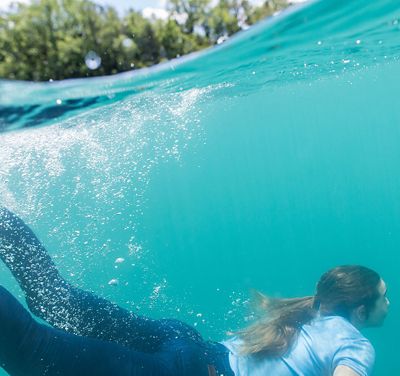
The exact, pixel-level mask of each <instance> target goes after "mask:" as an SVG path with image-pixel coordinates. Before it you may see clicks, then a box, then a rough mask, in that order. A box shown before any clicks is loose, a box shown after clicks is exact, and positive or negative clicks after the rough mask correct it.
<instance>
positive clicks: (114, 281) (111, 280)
mask: <svg viewBox="0 0 400 376" xmlns="http://www.w3.org/2000/svg"><path fill="white" fill-rule="evenodd" d="M108 284H109V285H110V286H117V285H119V281H118V279H117V278H113V279H110V280H109V281H108Z"/></svg>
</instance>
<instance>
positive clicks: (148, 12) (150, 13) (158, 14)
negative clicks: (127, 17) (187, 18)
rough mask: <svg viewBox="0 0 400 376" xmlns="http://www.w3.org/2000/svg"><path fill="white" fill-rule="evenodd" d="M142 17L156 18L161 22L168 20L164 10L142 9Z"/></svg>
mask: <svg viewBox="0 0 400 376" xmlns="http://www.w3.org/2000/svg"><path fill="white" fill-rule="evenodd" d="M142 15H143V17H144V18H149V19H151V18H158V19H162V20H166V19H167V18H168V12H167V11H166V10H165V9H161V8H150V7H147V8H144V9H143V10H142Z"/></svg>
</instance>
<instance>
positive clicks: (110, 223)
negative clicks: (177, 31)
mask: <svg viewBox="0 0 400 376" xmlns="http://www.w3.org/2000/svg"><path fill="white" fill-rule="evenodd" d="M399 21H400V5H399V4H398V2H396V1H389V0H382V1H378V2H371V1H366V0H365V1H364V0H359V1H339V0H337V1H333V0H332V1H321V2H316V3H312V4H308V5H306V6H304V7H301V8H295V9H292V10H290V11H289V12H285V13H284V14H281V15H277V16H276V17H274V18H273V19H270V20H267V21H265V22H262V23H261V24H259V25H257V26H255V27H253V28H251V29H250V30H248V31H246V32H244V33H241V34H239V35H238V36H236V37H235V38H232V39H231V40H230V41H228V42H226V43H224V44H222V45H221V46H218V47H217V48H214V49H211V50H208V51H205V52H203V53H200V54H195V55H192V56H190V57H188V58H184V59H179V60H177V61H173V62H171V63H167V64H164V65H162V66H159V67H156V68H153V69H148V70H141V71H139V72H138V71H134V72H129V73H126V74H122V75H117V76H114V77H105V78H98V79H82V80H72V81H64V82H52V83H44V84H34V83H20V82H19V83H15V82H8V81H2V82H0V128H1V129H2V130H3V131H4V132H3V134H1V135H0V201H1V204H3V205H6V206H8V207H10V208H11V209H13V210H14V211H16V212H17V213H18V214H20V215H21V216H22V217H23V218H24V219H25V220H26V221H27V222H28V223H29V224H30V225H31V226H32V227H33V228H34V230H35V231H36V233H37V234H38V236H39V237H40V238H41V240H42V241H43V243H44V244H45V245H46V246H47V248H48V249H49V253H50V254H51V255H52V256H53V257H54V259H55V262H56V263H57V265H58V266H59V268H60V269H61V271H62V273H63V275H64V276H65V277H66V278H68V279H69V280H70V281H72V282H74V283H76V284H77V285H78V286H81V287H82V288H85V289H90V290H93V291H95V292H96V293H98V294H100V295H102V296H104V297H107V298H109V299H111V300H113V301H115V302H117V303H118V304H121V305H123V306H125V307H127V308H129V309H134V310H137V311H139V312H140V313H142V314H147V315H151V316H153V317H176V318H179V319H182V320H185V321H187V322H189V323H191V324H193V325H196V327H197V328H198V329H199V330H200V331H201V332H202V333H203V335H204V336H205V337H207V338H213V339H216V340H218V339H223V338H224V336H225V331H227V330H229V329H235V328H238V327H241V326H242V325H244V324H245V320H246V318H247V316H248V309H247V307H246V301H247V299H248V296H249V294H248V292H249V289H250V288H257V289H260V290H262V291H264V292H265V293H267V294H270V295H273V296H301V295H309V294H312V293H313V290H314V286H315V283H316V281H317V279H318V278H319V276H320V275H321V273H323V272H324V271H325V270H326V269H328V268H330V267H332V266H335V265H337V264H347V263H359V264H364V265H367V266H369V267H372V268H375V269H376V270H377V271H379V272H380V273H381V274H382V276H383V278H384V279H385V280H386V282H387V284H388V287H389V290H388V295H389V299H391V309H390V315H389V316H388V318H387V321H386V323H385V326H384V327H382V328H379V329H370V330H367V331H365V334H366V336H367V337H368V338H370V339H371V341H372V342H373V344H374V345H375V348H376V352H377V362H376V371H375V375H378V376H386V375H396V374H399V373H400V365H399V364H398V361H397V352H398V347H397V342H398V338H399V335H400V333H399V329H398V325H397V317H399V313H400V312H399V311H400V307H399V302H398V297H399V290H398V276H399V272H398V269H399V259H400V255H399V252H398V251H399V246H400V235H399V227H400V225H399V219H400V203H399V188H400V174H399V161H400V147H399V144H400V128H399V124H400V111H399V106H398V100H399V99H398V98H399V97H398V88H399V77H400V76H399V74H400V62H399V60H398V57H399V52H400V49H399V37H400V23H399ZM118 258H123V259H124V261H123V262H116V260H117V259H118ZM118 261H122V260H118ZM0 272H1V275H2V278H1V283H2V284H4V285H5V286H6V287H7V288H9V289H11V291H12V292H14V293H15V294H17V295H18V296H19V297H20V298H21V301H23V297H22V294H21V292H20V290H19V288H18V286H17V285H16V283H15V282H14V280H13V279H12V277H11V275H10V274H9V273H8V271H7V270H6V269H5V268H4V267H3V266H1V270H0ZM113 279H114V280H118V284H109V282H110V281H111V280H113Z"/></svg>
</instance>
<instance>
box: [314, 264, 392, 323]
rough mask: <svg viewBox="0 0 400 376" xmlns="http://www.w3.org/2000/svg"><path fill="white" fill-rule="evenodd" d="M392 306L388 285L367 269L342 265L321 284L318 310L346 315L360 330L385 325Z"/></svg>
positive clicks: (321, 281)
mask: <svg viewBox="0 0 400 376" xmlns="http://www.w3.org/2000/svg"><path fill="white" fill-rule="evenodd" d="M388 306H389V301H388V300H387V298H386V285H385V282H384V281H383V280H382V279H381V277H380V276H379V274H378V273H376V272H375V271H373V270H371V269H368V268H366V267H364V266H360V265H345V266H338V267H336V268H333V269H331V270H329V271H327V272H326V273H324V274H323V275H322V277H321V278H320V280H319V282H318V283H317V291H316V294H315V300H314V307H315V308H319V310H320V313H321V314H322V315H324V316H327V315H337V316H343V317H345V318H346V319H348V320H350V321H351V322H352V323H353V324H354V325H355V326H357V327H366V326H378V325H381V324H382V323H383V320H384V318H385V316H386V314H387V310H388Z"/></svg>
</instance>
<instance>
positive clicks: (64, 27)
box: [0, 0, 288, 81]
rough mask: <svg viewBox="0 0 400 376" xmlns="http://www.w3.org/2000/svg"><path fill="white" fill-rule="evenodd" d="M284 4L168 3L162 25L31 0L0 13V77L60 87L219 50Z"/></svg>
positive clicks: (239, 0) (63, 2)
mask: <svg viewBox="0 0 400 376" xmlns="http://www.w3.org/2000/svg"><path fill="white" fill-rule="evenodd" d="M287 5H288V3H287V2H286V1H285V0H266V1H265V2H264V3H263V4H262V5H260V6H253V5H251V4H250V2H249V1H248V0H220V1H219V2H218V3H217V4H216V5H212V4H211V0H170V1H169V2H168V4H167V11H168V17H167V18H166V19H159V18H155V17H153V18H151V19H148V18H145V17H143V15H142V13H141V12H138V11H135V10H133V9H130V10H128V11H127V12H125V14H124V15H119V14H118V12H117V11H116V10H115V8H113V7H112V6H101V5H99V4H96V3H94V2H93V1H90V0H33V1H32V2H31V3H30V4H24V3H14V4H13V5H12V6H10V8H9V9H7V10H6V11H2V12H0V77H1V78H8V79H18V80H33V81H46V80H61V79H65V78H74V77H89V76H100V75H109V74H115V73H118V72H124V71H127V70H132V69H137V68H142V67H146V66H150V65H153V64H158V63H160V62H162V61H165V60H169V59H172V58H175V57H179V56H182V55H185V54H187V53H190V52H193V51H197V50H200V49H203V48H205V47H209V46H211V45H213V44H216V43H221V42H223V41H224V40H225V39H226V38H228V37H229V36H231V35H232V34H234V33H236V32H238V31H240V30H242V29H244V28H247V27H249V26H251V25H252V24H254V23H256V22H257V21H259V20H260V19H262V18H264V17H266V16H269V15H271V14H273V13H274V12H276V11H278V10H281V9H283V8H285V7H286V6H287Z"/></svg>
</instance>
